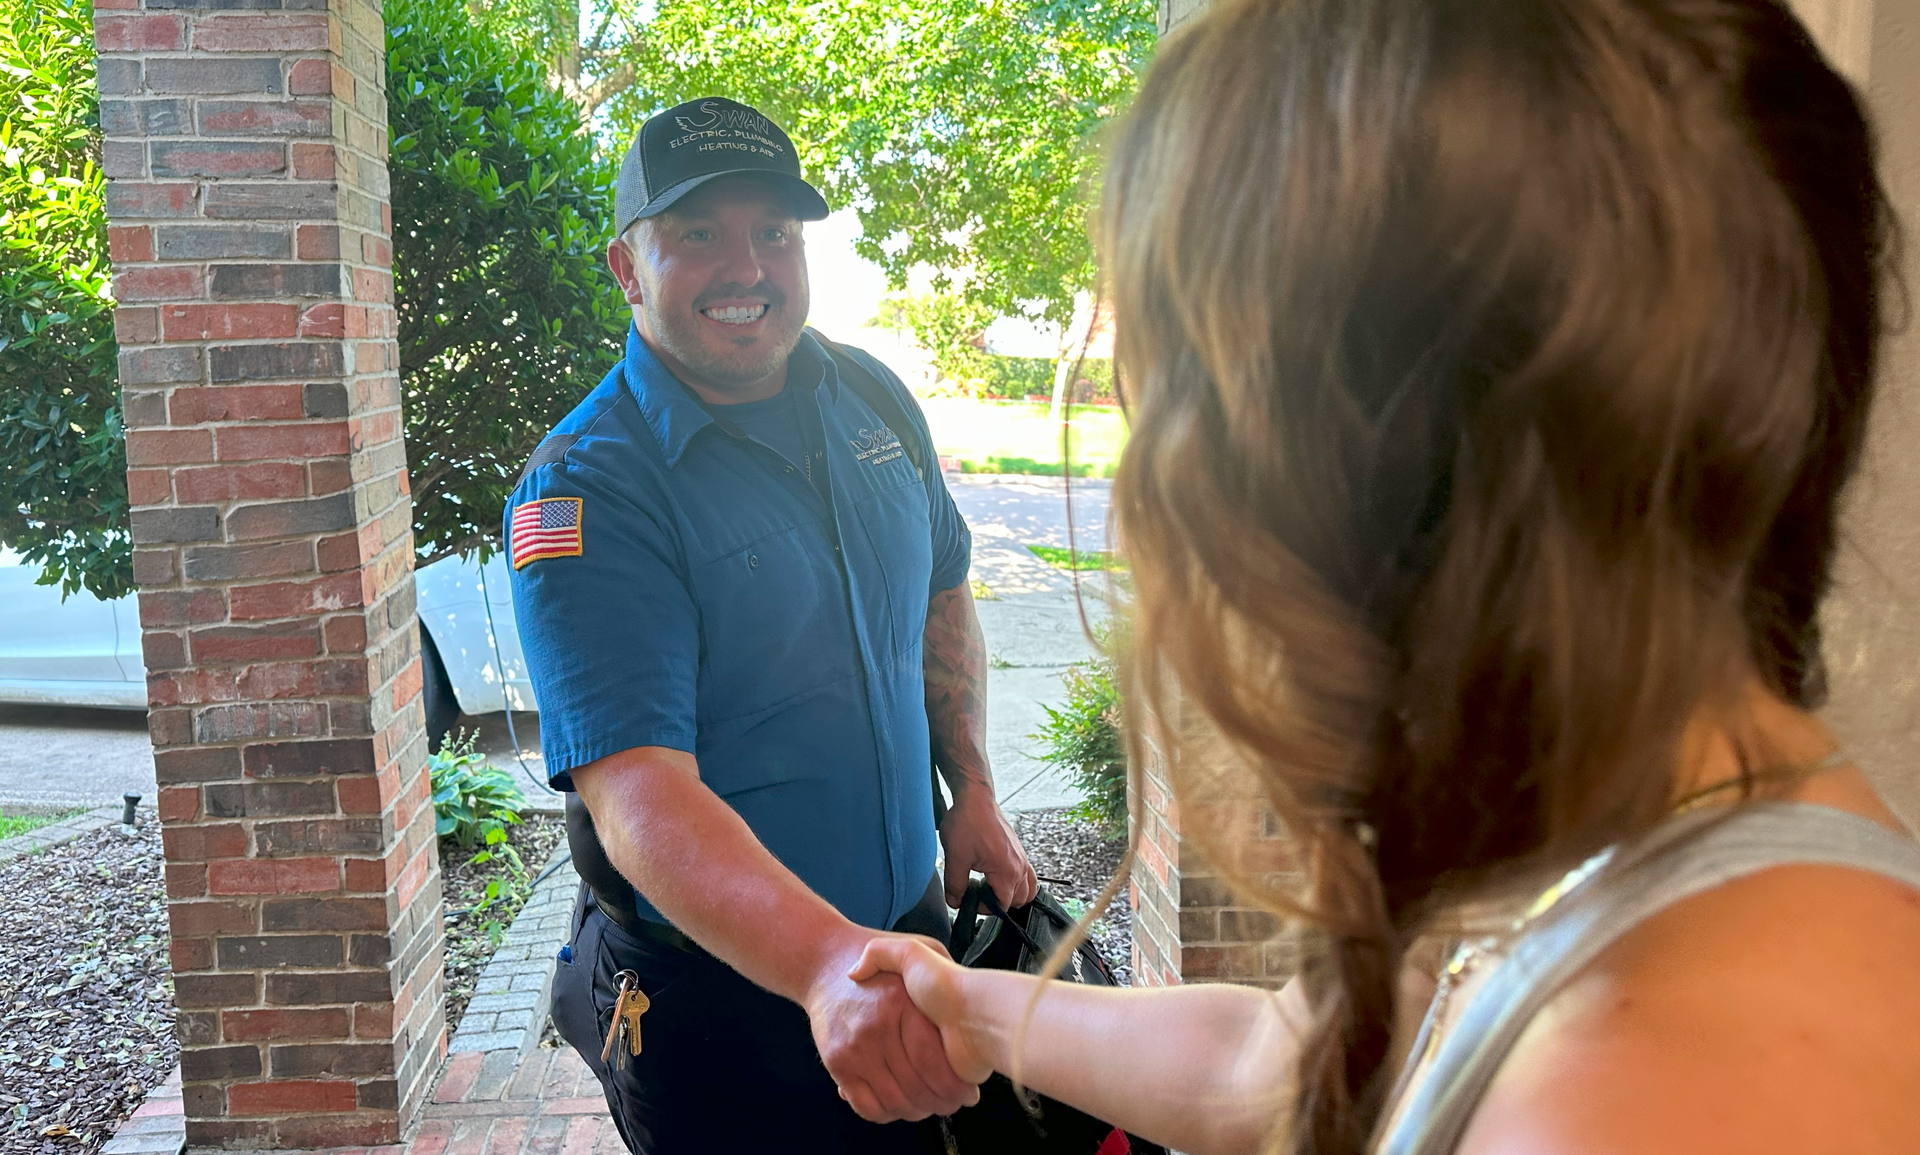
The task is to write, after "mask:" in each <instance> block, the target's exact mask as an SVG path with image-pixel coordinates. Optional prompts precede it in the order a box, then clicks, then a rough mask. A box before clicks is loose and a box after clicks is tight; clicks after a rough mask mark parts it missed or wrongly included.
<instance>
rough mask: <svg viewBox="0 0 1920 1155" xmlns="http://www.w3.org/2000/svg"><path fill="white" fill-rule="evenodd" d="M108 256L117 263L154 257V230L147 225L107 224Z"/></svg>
mask: <svg viewBox="0 0 1920 1155" xmlns="http://www.w3.org/2000/svg"><path fill="white" fill-rule="evenodd" d="M107 257H108V259H109V260H111V261H112V262H113V263H114V264H116V265H122V264H132V263H135V262H138V261H151V260H152V259H153V230H152V229H150V228H148V227H147V226H145V225H109V226H107Z"/></svg>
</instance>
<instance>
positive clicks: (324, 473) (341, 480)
mask: <svg viewBox="0 0 1920 1155" xmlns="http://www.w3.org/2000/svg"><path fill="white" fill-rule="evenodd" d="M352 484H353V464H352V463H351V462H347V461H342V460H340V459H339V458H331V459H328V460H322V461H312V462H308V463H307V492H308V493H311V494H313V495H314V496H315V497H324V496H326V495H327V494H329V493H339V492H340V491H341V490H343V489H345V488H347V487H348V486H350V485H352ZM350 564H358V558H356V559H355V561H354V563H350ZM341 568H345V567H341Z"/></svg>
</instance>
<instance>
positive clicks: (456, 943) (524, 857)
mask: <svg viewBox="0 0 1920 1155" xmlns="http://www.w3.org/2000/svg"><path fill="white" fill-rule="evenodd" d="M566 836H567V824H566V822H565V821H564V820H563V819H561V818H560V817H559V816H558V815H554V814H530V815H528V816H527V817H526V819H525V820H524V821H521V822H517V823H515V824H514V825H512V826H509V827H507V845H509V846H511V847H513V848H514V849H515V850H517V851H519V853H520V861H521V862H523V863H525V864H526V868H527V873H526V876H525V877H524V878H522V879H520V880H519V883H518V885H516V884H515V879H514V875H513V869H512V867H510V866H509V865H508V864H507V860H506V858H505V857H504V856H497V857H495V858H494V859H493V860H492V861H489V862H484V863H481V864H479V865H474V864H473V863H472V862H471V861H469V860H470V859H472V858H473V851H471V850H463V849H461V848H459V847H456V846H452V845H449V844H448V843H446V842H442V843H441V844H440V872H441V876H442V879H443V882H444V885H445V888H446V895H447V966H446V976H447V1035H448V1037H452V1035H453V1031H454V1028H456V1027H458V1026H459V1025H460V1017H461V1016H462V1015H464V1014H466V1013H467V1003H468V1002H470V1001H471V1000H472V999H473V987H474V984H475V983H476V982H478V981H479V980H480V972H481V971H483V970H485V969H486V966H487V960H488V959H490V958H492V957H493V952H494V948H496V947H498V946H499V945H500V943H499V938H498V936H500V935H504V934H506V933H507V928H508V927H510V926H512V925H513V916H514V915H516V914H519V913H520V908H521V907H522V906H524V905H526V901H527V897H528V895H530V894H531V893H532V888H531V887H530V886H529V885H528V884H529V883H531V882H532V881H533V879H534V877H535V876H537V875H538V874H539V873H540V869H541V866H542V865H543V864H544V863H545V862H546V861H547V855H549V854H552V853H553V848H554V847H556V846H558V845H560V843H561V841H562V840H563V839H565V838H566ZM496 878H497V879H499V880H500V886H501V894H500V897H499V898H497V899H495V900H494V901H493V903H492V904H491V905H489V906H488V907H487V908H486V909H485V910H481V909H478V907H479V904H480V901H481V899H483V898H485V897H486V893H487V883H488V882H489V881H490V880H492V879H496Z"/></svg>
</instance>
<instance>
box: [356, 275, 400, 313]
mask: <svg viewBox="0 0 1920 1155" xmlns="http://www.w3.org/2000/svg"><path fill="white" fill-rule="evenodd" d="M353 299H354V300H356V301H368V302H371V303H373V304H376V305H385V304H391V303H392V301H393V276H392V275H391V274H389V273H386V272H382V271H381V270H379V269H362V268H356V269H354V270H353Z"/></svg>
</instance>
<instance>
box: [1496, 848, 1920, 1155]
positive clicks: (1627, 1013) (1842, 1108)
mask: <svg viewBox="0 0 1920 1155" xmlns="http://www.w3.org/2000/svg"><path fill="white" fill-rule="evenodd" d="M1916 975H1920V893H1916V892H1915V891H1913V890H1910V889H1908V888H1906V887H1903V886H1901V885H1900V884H1898V883H1896V882H1893V881H1892V880H1890V879H1887V878H1883V877H1881V876H1878V875H1873V874H1868V873H1865V872H1862V871H1856V870H1850V869H1845V868H1841V867H1831V866H1785V867H1777V868H1775V869H1772V870H1768V871H1765V872H1763V873H1761V874H1757V875H1754V876H1752V877H1750V878H1746V879H1742V880H1739V881H1737V882H1733V883H1729V884H1727V885H1725V886H1722V887H1719V888H1717V889H1715V890H1712V891H1709V892H1707V893H1706V894H1702V895H1698V896H1696V897H1694V898H1692V899H1689V900H1687V901H1686V902H1684V903H1680V904H1678V905H1676V906H1674V907H1672V908H1670V909H1668V910H1666V911H1663V912H1662V913H1661V914H1659V915H1658V916H1656V917H1655V918H1653V919H1650V920H1648V921H1647V922H1646V923H1644V924H1642V925H1641V926H1639V927H1636V928H1635V929H1634V930H1633V931H1632V932H1630V933H1629V934H1627V935H1626V936H1625V937H1623V938H1622V939H1621V940H1620V941H1619V942H1618V943H1616V944H1614V945H1613V946H1612V947H1611V948H1610V949H1609V950H1608V951H1607V952H1606V953H1605V954H1603V955H1602V956H1601V957H1600V958H1599V959H1597V960H1596V961H1595V962H1594V964H1593V965H1592V966H1590V967H1588V968H1587V969H1586V970H1585V971H1583V972H1581V974H1580V975H1578V976H1577V977H1576V978H1575V979H1574V981H1573V982H1571V983H1569V984H1568V985H1567V986H1566V988H1564V989H1563V990H1562V991H1561V992H1560V994H1559V995H1557V996H1556V997H1555V999H1554V1000H1553V1002H1552V1003H1550V1004H1549V1005H1548V1007H1547V1008H1546V1009H1545V1010H1544V1011H1543V1012H1542V1013H1541V1014H1540V1015H1539V1016H1538V1017H1537V1018H1536V1019H1535V1020H1534V1022H1533V1023H1532V1024H1531V1025H1529V1027H1528V1028H1527V1031H1526V1032H1525V1034H1524V1035H1523V1036H1522V1037H1521V1039H1520V1041H1519V1043H1518V1044H1517V1045H1516V1047H1515V1048H1514V1051H1513V1053H1512V1054H1511V1055H1510V1056H1509V1057H1508V1059H1507V1061H1506V1063H1505V1065H1504V1066H1502V1068H1501V1071H1500V1074H1499V1075H1498V1077H1497V1078H1496V1079H1495V1081H1494V1083H1493V1085H1492V1087H1491V1088H1489V1090H1488V1093H1487V1096H1486V1098H1485V1099H1484V1100H1483V1102H1482V1103H1481V1106H1480V1108H1479V1110H1478V1112H1477V1113H1476V1115H1475V1117H1474V1120H1473V1122H1472V1124H1471V1125H1470V1127H1469V1129H1468V1132H1467V1134H1466V1136H1465V1138H1464V1139H1463V1141H1462V1143H1461V1145H1460V1148H1459V1150H1460V1151H1461V1152H1462V1155H1509V1153H1515V1155H1517V1153H1520V1152H1525V1153H1526V1155H1558V1153H1561V1152H1565V1153H1569V1155H1571V1153H1572V1152H1579V1153H1581V1155H1596V1153H1602V1152H1616V1151H1617V1152H1623V1153H1624V1152H1633V1153H1635V1155H1666V1153H1669V1152H1671V1153H1675V1155H1677V1153H1679V1152H1687V1153H1689V1155H1711V1153H1716V1152H1728V1153H1733V1152H1739V1153H1740V1155H1770V1153H1773V1152H1781V1153H1785V1152H1795V1153H1800V1152H1812V1151H1836V1152H1838V1151H1845V1152H1848V1153H1849V1155H1879V1153H1882V1152H1884V1153H1886V1155H1894V1153H1896V1152H1899V1153H1902V1155H1907V1153H1911V1152H1913V1151H1920V1095H1917V1094H1915V1088H1917V1087H1920V982H1916V981H1915V976H1916Z"/></svg>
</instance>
